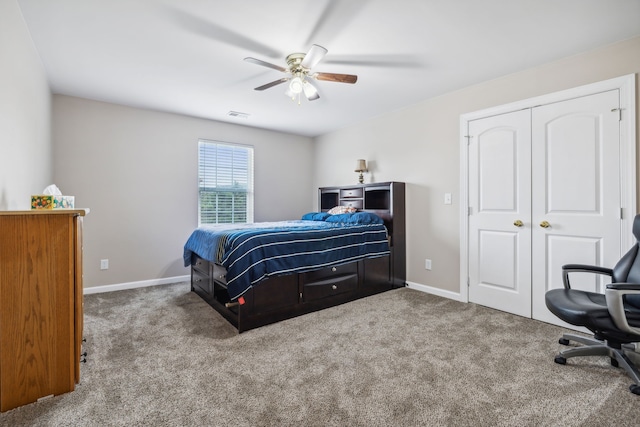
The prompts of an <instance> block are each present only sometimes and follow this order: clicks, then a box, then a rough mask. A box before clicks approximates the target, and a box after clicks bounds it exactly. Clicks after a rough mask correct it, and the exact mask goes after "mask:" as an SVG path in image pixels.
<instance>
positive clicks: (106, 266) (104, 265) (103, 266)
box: [100, 259, 109, 270]
mask: <svg viewBox="0 0 640 427" xmlns="http://www.w3.org/2000/svg"><path fill="white" fill-rule="evenodd" d="M108 269H109V260H108V259H101V260H100V270H108Z"/></svg>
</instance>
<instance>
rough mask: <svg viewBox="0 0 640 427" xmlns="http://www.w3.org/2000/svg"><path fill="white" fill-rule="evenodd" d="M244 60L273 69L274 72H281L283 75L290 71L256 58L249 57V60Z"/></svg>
mask: <svg viewBox="0 0 640 427" xmlns="http://www.w3.org/2000/svg"><path fill="white" fill-rule="evenodd" d="M244 60H245V61H247V62H252V63H254V64H258V65H262V66H263V67H268V68H273V69H274V70H278V71H281V72H283V73H286V72H287V71H289V70H287V69H286V68H284V67H281V66H279V65H276V64H272V63H270V62H265V61H262V60H260V59H256V58H251V57H248V58H244Z"/></svg>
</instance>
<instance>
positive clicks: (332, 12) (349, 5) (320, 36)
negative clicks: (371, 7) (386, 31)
mask: <svg viewBox="0 0 640 427" xmlns="http://www.w3.org/2000/svg"><path fill="white" fill-rule="evenodd" d="M363 3H365V2H357V1H343V0H327V1H326V3H325V6H324V8H323V9H322V11H321V13H320V16H319V17H318V18H317V20H316V22H315V25H313V27H312V26H311V25H307V27H308V28H309V29H310V31H309V34H308V36H307V39H306V41H305V44H306V45H308V44H310V43H313V42H314V41H316V40H322V42H323V43H330V42H331V41H332V40H334V39H335V38H336V36H338V35H339V34H340V33H341V32H342V31H344V29H345V28H349V25H350V24H351V21H352V20H353V19H354V18H355V17H356V16H357V15H358V14H360V13H361V12H362V10H363V9H365V7H363V6H364V5H363ZM310 18H311V17H310ZM307 23H308V24H309V22H307Z"/></svg>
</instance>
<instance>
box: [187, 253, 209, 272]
mask: <svg viewBox="0 0 640 427" xmlns="http://www.w3.org/2000/svg"><path fill="white" fill-rule="evenodd" d="M191 266H192V267H193V268H194V269H195V270H198V271H199V272H201V273H202V274H205V275H207V276H209V275H210V274H211V270H210V266H211V264H210V263H209V261H207V260H206V259H202V258H200V257H199V256H196V255H194V256H193V258H192V262H191Z"/></svg>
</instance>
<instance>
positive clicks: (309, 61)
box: [300, 44, 328, 70]
mask: <svg viewBox="0 0 640 427" xmlns="http://www.w3.org/2000/svg"><path fill="white" fill-rule="evenodd" d="M327 52H328V51H327V49H325V48H323V47H322V46H319V45H317V44H314V45H313V46H311V49H309V53H307V54H306V55H305V56H304V59H303V60H302V62H301V63H300V66H301V67H303V68H306V69H307V70H310V69H311V68H313V67H315V66H316V65H317V64H318V62H320V61H322V58H324V56H325V55H326V54H327Z"/></svg>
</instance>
